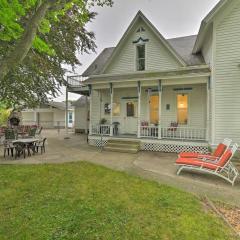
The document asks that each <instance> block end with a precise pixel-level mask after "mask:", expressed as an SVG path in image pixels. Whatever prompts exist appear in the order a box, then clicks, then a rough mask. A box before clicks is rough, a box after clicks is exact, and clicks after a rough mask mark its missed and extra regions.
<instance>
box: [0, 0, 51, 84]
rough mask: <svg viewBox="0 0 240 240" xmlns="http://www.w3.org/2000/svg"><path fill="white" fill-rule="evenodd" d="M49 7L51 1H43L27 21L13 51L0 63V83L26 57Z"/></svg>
mask: <svg viewBox="0 0 240 240" xmlns="http://www.w3.org/2000/svg"><path fill="white" fill-rule="evenodd" d="M50 7H51V1H44V2H43V3H42V4H41V5H40V6H39V8H38V9H37V11H36V13H35V14H34V15H33V16H32V18H30V19H29V22H28V25H27V27H26V29H25V32H24V34H23V36H22V37H21V38H20V40H19V41H18V43H17V44H16V46H15V48H14V50H13V51H12V52H11V53H10V54H9V55H7V56H6V57H5V58H3V59H2V60H1V61H0V81H1V80H3V78H4V77H5V76H6V75H7V74H8V73H9V72H10V71H11V70H12V69H14V68H15V67H16V66H17V65H19V64H20V63H21V62H22V61H23V59H24V58H25V57H26V55H27V53H28V51H29V49H30V48H31V47H32V43H33V40H34V38H35V36H36V33H37V29H38V27H39V24H40V23H41V21H42V19H43V18H44V17H45V15H46V13H47V11H48V9H49V8H50Z"/></svg>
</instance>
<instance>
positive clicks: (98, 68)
mask: <svg viewBox="0 0 240 240" xmlns="http://www.w3.org/2000/svg"><path fill="white" fill-rule="evenodd" d="M239 23H240V1H239V0H221V1H220V2H219V3H218V4H217V5H216V7H215V8H214V9H213V10H212V11H211V12H210V13H209V14H208V15H207V16H206V17H205V18H204V19H203V21H202V24H201V28H200V31H199V33H198V35H197V36H186V37H180V38H174V39H165V38H164V37H163V36H162V35H161V33H160V32H159V31H158V30H157V29H156V28H155V27H154V26H153V24H152V23H151V22H150V21H149V20H148V19H147V18H146V17H145V16H144V15H143V13H142V12H140V11H139V12H138V13H137V15H136V17H135V18H134V19H133V21H132V22H131V24H130V26H129V27H128V29H127V31H126V32H125V33H124V35H123V37H122V38H121V40H120V42H119V43H118V45H117V46H116V47H115V48H107V49H104V50H103V52H102V53H101V54H100V55H99V56H98V57H97V58H96V60H95V61H94V62H93V63H92V64H91V65H90V67H89V68H88V69H87V70H86V71H85V72H84V73H83V75H82V76H74V77H69V78H68V91H69V92H74V93H79V94H82V95H89V99H90V129H89V143H90V144H92V145H101V137H100V135H101V134H103V135H105V137H104V143H107V141H108V140H109V139H110V138H121V137H125V138H129V139H132V138H136V139H139V141H141V148H142V150H152V151H155V150H156V151H169V152H173V151H176V152H178V151H181V150H192V149H195V150H204V149H206V148H207V146H208V144H211V145H212V146H215V145H216V144H217V143H218V142H220V141H222V140H223V138H226V137H228V138H232V139H233V141H234V142H237V143H239V144H240V97H239V94H240V24H239ZM101 119H102V120H101ZM103 119H106V121H107V122H105V121H104V120H103ZM114 122H118V123H119V125H118V131H116V130H114ZM100 123H104V124H103V125H101V124H100Z"/></svg>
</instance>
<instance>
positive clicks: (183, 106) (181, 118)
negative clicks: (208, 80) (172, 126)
mask: <svg viewBox="0 0 240 240" xmlns="http://www.w3.org/2000/svg"><path fill="white" fill-rule="evenodd" d="M177 108H178V109H177V111H178V113H177V117H178V123H179V124H187V123H188V95H186V94H178V95H177Z"/></svg>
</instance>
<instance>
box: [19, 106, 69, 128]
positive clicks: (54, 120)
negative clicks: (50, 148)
mask: <svg viewBox="0 0 240 240" xmlns="http://www.w3.org/2000/svg"><path fill="white" fill-rule="evenodd" d="M65 108H66V106H65V102H49V103H46V104H41V105H40V106H39V107H38V108H35V109H24V110H22V124H24V125H32V124H37V125H40V126H43V127H44V128H57V127H61V128H64V127H65V122H66V119H65V118H66V111H65ZM68 127H70V128H72V127H74V108H73V106H72V104H69V108H68Z"/></svg>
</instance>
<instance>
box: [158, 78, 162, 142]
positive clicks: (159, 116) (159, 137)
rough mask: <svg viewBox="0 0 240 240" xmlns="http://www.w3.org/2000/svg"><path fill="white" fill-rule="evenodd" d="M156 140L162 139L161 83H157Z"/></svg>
mask: <svg viewBox="0 0 240 240" xmlns="http://www.w3.org/2000/svg"><path fill="white" fill-rule="evenodd" d="M158 97H159V98H158V139H162V122H161V118H162V81H161V80H159V81H158Z"/></svg>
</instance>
